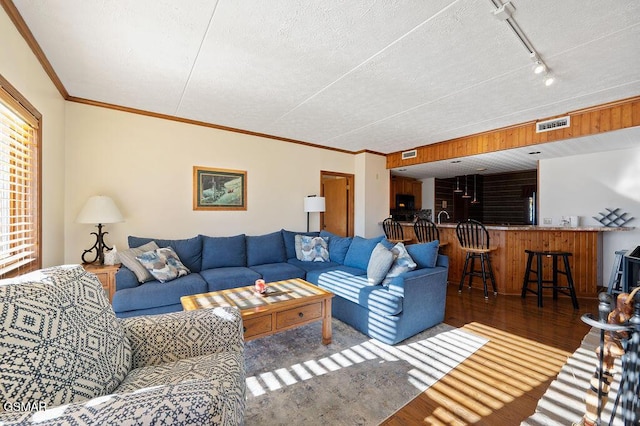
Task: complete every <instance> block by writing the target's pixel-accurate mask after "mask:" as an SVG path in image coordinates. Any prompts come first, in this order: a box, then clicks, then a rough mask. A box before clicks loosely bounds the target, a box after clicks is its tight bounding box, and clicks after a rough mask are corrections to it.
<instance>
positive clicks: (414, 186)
mask: <svg viewBox="0 0 640 426" xmlns="http://www.w3.org/2000/svg"><path fill="white" fill-rule="evenodd" d="M396 194H405V195H413V198H414V203H415V210H420V209H421V208H422V181H420V180H418V179H413V178H407V177H402V176H391V184H390V186H389V208H390V209H392V210H393V209H396V208H397V207H396Z"/></svg>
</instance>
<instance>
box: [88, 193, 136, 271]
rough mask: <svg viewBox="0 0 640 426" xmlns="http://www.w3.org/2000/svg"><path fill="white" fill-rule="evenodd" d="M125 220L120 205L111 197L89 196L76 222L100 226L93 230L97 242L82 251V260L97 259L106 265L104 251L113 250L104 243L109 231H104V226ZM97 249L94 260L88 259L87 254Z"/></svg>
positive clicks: (90, 261) (89, 261)
mask: <svg viewBox="0 0 640 426" xmlns="http://www.w3.org/2000/svg"><path fill="white" fill-rule="evenodd" d="M118 222H124V218H123V217H122V213H120V210H118V207H117V206H116V204H115V203H114V202H113V200H112V199H111V198H110V197H107V196H105V195H94V196H92V197H89V199H88V200H87V202H86V203H85V204H84V207H82V210H80V213H79V214H78V217H77V218H76V223H94V224H96V226H97V227H98V232H92V233H91V234H92V235H95V236H96V242H95V244H94V245H93V247H91V248H90V249H88V250H85V251H84V253H82V261H83V262H84V263H93V262H95V261H96V260H99V261H100V265H104V251H105V250H111V247H109V246H107V245H106V244H105V243H104V236H105V235H106V234H108V232H102V226H103V225H104V224H105V223H118ZM94 250H95V251H96V253H95V257H94V258H93V260H91V259H87V258H86V256H87V255H88V254H90V253H92V252H93V251H94Z"/></svg>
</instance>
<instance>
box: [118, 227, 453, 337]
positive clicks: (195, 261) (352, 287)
mask: <svg viewBox="0 0 640 426" xmlns="http://www.w3.org/2000/svg"><path fill="white" fill-rule="evenodd" d="M298 234H301V235H309V236H320V237H323V238H324V239H325V240H326V241H327V242H328V252H329V253H328V256H329V259H328V261H324V262H310V261H303V260H299V259H298V257H297V255H296V247H295V236H296V235H298ZM151 241H154V242H155V243H156V244H157V245H158V247H171V248H172V249H173V250H174V251H175V253H176V254H177V255H178V257H179V258H180V261H181V262H182V263H183V264H184V266H186V267H187V268H188V269H189V270H190V271H191V273H190V274H188V275H186V276H181V277H179V278H176V279H174V280H171V281H168V282H159V281H156V280H151V281H147V282H144V283H140V282H139V281H138V277H137V276H136V274H135V273H134V272H133V271H132V270H130V269H129V268H127V267H126V266H123V267H121V268H120V270H119V271H118V272H117V273H116V292H115V294H114V296H113V308H114V311H115V312H116V315H117V316H118V317H131V316H138V315H153V314H160V313H166V312H175V311H180V310H182V306H181V304H180V297H182V296H186V295H191V294H197V293H206V292H208V291H217V290H224V289H227V288H234V287H241V286H246V285H252V284H253V283H254V282H255V280H256V279H259V278H262V279H264V280H265V281H266V282H273V281H280V280H285V279H291V278H303V279H306V280H307V281H309V282H311V283H313V284H315V285H318V286H319V287H322V288H324V289H326V290H329V291H331V292H333V293H334V294H335V297H334V298H333V302H332V315H333V316H334V317H335V318H337V319H339V320H341V321H344V322H345V323H347V324H349V325H351V326H352V327H354V328H356V329H357V330H359V331H361V332H363V333H365V334H367V335H368V336H370V337H373V338H376V339H378V340H380V341H382V342H384V343H388V344H395V343H398V342H400V341H402V340H404V339H406V338H408V337H411V336H413V335H414V334H416V333H419V332H420V331H422V330H425V329H427V328H429V327H432V326H434V325H436V324H438V323H440V322H442V321H443V319H444V308H445V298H446V289H447V274H448V258H447V257H446V256H442V255H438V251H437V250H438V247H437V244H438V242H437V241H436V242H432V243H426V244H414V245H410V246H407V251H408V252H409V254H410V255H411V257H412V259H413V260H414V261H415V263H416V264H417V268H416V269H415V270H411V271H408V272H403V273H401V274H400V275H398V276H395V277H393V278H389V279H387V280H386V281H385V282H384V284H378V285H371V283H370V282H369V280H368V276H367V268H368V267H369V261H370V258H371V256H372V253H373V252H374V249H375V248H376V246H377V245H378V243H382V245H383V246H385V247H387V248H388V249H391V248H392V247H393V244H392V243H390V242H388V241H387V240H386V239H384V237H383V236H380V237H377V238H368V239H367V238H361V237H353V238H351V237H339V236H336V235H333V234H330V233H328V232H324V231H323V232H320V233H317V232H315V233H313V232H311V233H307V232H293V231H288V230H284V229H283V230H281V231H277V232H273V233H270V234H266V235H259V236H248V235H236V236H232V237H210V236H206V235H198V236H196V237H193V238H189V239H181V240H166V239H157V238H141V237H134V236H130V237H129V239H128V243H129V247H132V248H135V247H140V246H142V245H144V244H146V243H149V242H151Z"/></svg>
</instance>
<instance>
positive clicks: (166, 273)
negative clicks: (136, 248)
mask: <svg viewBox="0 0 640 426" xmlns="http://www.w3.org/2000/svg"><path fill="white" fill-rule="evenodd" d="M136 259H138V260H139V261H140V263H142V265H143V266H144V267H145V268H147V270H148V271H149V272H150V273H151V275H153V277H154V278H155V279H156V280H158V281H160V282H161V283H166V282H167V281H171V280H175V279H176V278H178V277H183V276H185V275H187V274H189V273H191V271H190V270H189V268H187V267H186V266H184V265H183V264H182V262H181V261H180V258H179V257H178V255H177V254H176V252H175V251H173V249H172V248H171V247H163V248H159V249H156V250H151V251H148V252H146V253H142V254H141V255H140V256H136Z"/></svg>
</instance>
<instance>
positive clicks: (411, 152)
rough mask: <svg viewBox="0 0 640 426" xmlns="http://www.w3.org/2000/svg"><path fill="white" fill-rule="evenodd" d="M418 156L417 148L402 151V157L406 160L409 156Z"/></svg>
mask: <svg viewBox="0 0 640 426" xmlns="http://www.w3.org/2000/svg"><path fill="white" fill-rule="evenodd" d="M417 156H418V150H417V149H412V150H411V151H405V152H403V153H402V159H403V160H408V159H409V158H416V157H417Z"/></svg>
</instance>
